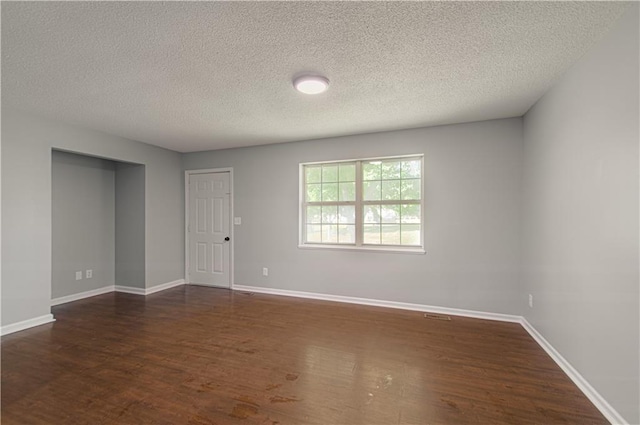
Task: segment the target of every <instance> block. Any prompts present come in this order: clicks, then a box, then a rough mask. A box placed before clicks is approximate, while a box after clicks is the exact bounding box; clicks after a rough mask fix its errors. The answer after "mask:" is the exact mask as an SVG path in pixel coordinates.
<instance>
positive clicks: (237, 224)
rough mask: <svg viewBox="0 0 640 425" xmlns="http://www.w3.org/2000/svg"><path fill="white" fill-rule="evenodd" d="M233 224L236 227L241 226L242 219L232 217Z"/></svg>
mask: <svg viewBox="0 0 640 425" xmlns="http://www.w3.org/2000/svg"><path fill="white" fill-rule="evenodd" d="M233 224H235V225H236V226H239V225H241V224H242V217H234V218H233Z"/></svg>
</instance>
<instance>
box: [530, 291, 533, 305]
mask: <svg viewBox="0 0 640 425" xmlns="http://www.w3.org/2000/svg"><path fill="white" fill-rule="evenodd" d="M529 308H533V295H532V294H529Z"/></svg>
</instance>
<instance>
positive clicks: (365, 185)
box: [362, 181, 380, 201]
mask: <svg viewBox="0 0 640 425" xmlns="http://www.w3.org/2000/svg"><path fill="white" fill-rule="evenodd" d="M362 190H363V192H364V194H363V195H364V196H363V197H364V200H365V201H379V200H380V182H379V181H373V182H362Z"/></svg>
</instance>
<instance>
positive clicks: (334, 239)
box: [322, 224, 338, 243]
mask: <svg viewBox="0 0 640 425" xmlns="http://www.w3.org/2000/svg"><path fill="white" fill-rule="evenodd" d="M322 242H324V243H338V225H337V224H323V225H322Z"/></svg>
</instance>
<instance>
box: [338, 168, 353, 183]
mask: <svg viewBox="0 0 640 425" xmlns="http://www.w3.org/2000/svg"><path fill="white" fill-rule="evenodd" d="M338 167H339V171H338V176H339V178H340V179H339V180H340V181H341V182H354V181H356V165H355V164H340V165H339V166H338Z"/></svg>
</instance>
